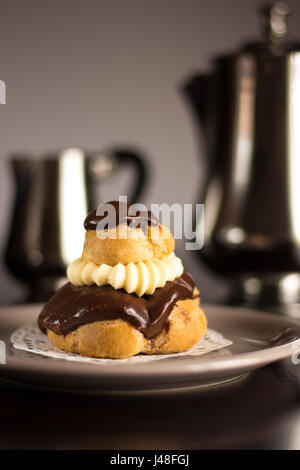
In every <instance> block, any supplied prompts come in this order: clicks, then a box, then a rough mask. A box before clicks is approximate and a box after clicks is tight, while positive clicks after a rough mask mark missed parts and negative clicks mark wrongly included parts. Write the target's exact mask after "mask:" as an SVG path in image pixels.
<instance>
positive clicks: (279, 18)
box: [261, 0, 291, 44]
mask: <svg viewBox="0 0 300 470" xmlns="http://www.w3.org/2000/svg"><path fill="white" fill-rule="evenodd" d="M261 13H262V15H263V17H264V36H265V37H266V38H267V40H268V41H270V42H272V43H275V44H276V43H280V42H282V41H283V40H284V39H285V37H286V34H287V19H288V16H289V15H290V13H291V9H290V6H289V4H288V3H287V2H286V1H283V0H280V1H275V2H272V3H268V4H266V5H264V6H263V7H262V9H261Z"/></svg>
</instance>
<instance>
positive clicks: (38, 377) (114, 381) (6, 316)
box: [0, 305, 300, 392]
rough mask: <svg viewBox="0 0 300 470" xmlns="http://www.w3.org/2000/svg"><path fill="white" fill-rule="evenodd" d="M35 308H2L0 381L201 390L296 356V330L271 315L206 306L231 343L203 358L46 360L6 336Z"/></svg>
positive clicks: (299, 329)
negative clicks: (111, 361)
mask: <svg viewBox="0 0 300 470" xmlns="http://www.w3.org/2000/svg"><path fill="white" fill-rule="evenodd" d="M40 309H41V306H40V305H29V306H14V307H2V308H1V309H0V339H1V340H4V341H5V343H6V364H3V365H0V380H1V379H2V380H6V381H10V382H14V383H18V384H22V385H29V386H33V387H45V388H53V389H65V390H72V391H88V392H103V391H113V392H124V391H126V392H128V391H130V392H137V391H155V390H171V389H185V388H191V387H201V386H208V385H213V384H218V383H222V382H227V381H230V380H233V379H235V378H237V377H240V376H243V374H245V373H247V372H249V371H251V370H253V369H256V368H258V367H262V366H264V365H266V364H268V363H271V362H274V361H276V360H279V359H283V358H286V357H289V356H291V355H292V354H296V353H297V351H299V350H300V325H298V324H297V323H294V322H293V321H292V320H289V319H286V318H283V317H279V316H276V315H272V314H268V313H262V312H255V311H253V310H247V309H242V308H236V307H228V306H220V305H206V306H204V310H205V312H206V315H207V318H208V324H209V327H210V328H213V329H215V330H217V331H219V332H220V333H222V334H223V335H224V336H225V337H226V338H229V339H230V340H232V341H233V344H232V345H230V346H229V347H226V348H223V349H220V350H218V351H215V352H211V353H209V354H206V355H203V356H179V357H172V358H167V359H163V358H162V359H161V360H158V361H153V362H148V363H143V364H129V363H128V364H126V363H123V364H122V363H120V365H114V366H113V367H111V366H109V365H107V364H106V365H105V364H103V365H99V364H97V365H96V364H87V363H80V362H72V361H65V360H59V359H53V358H48V357H45V356H41V355H38V354H33V353H29V352H26V351H20V350H16V349H14V348H13V346H12V344H11V343H10V340H9V338H10V336H11V334H12V333H13V331H15V330H16V329H17V328H19V327H20V326H21V325H23V324H24V323H27V322H28V323H33V322H34V321H35V319H36V318H37V316H38V313H39V311H40Z"/></svg>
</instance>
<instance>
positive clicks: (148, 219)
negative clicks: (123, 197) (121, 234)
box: [84, 201, 158, 230]
mask: <svg viewBox="0 0 300 470" xmlns="http://www.w3.org/2000/svg"><path fill="white" fill-rule="evenodd" d="M108 205H110V208H109V210H107V209H108ZM97 209H98V208H96V209H94V210H93V211H91V212H90V213H89V214H88V216H87V217H86V219H85V221H84V228H85V229H86V230H96V229H97V224H98V222H101V221H102V220H103V219H106V221H105V222H106V223H105V225H104V226H103V227H101V229H107V228H112V227H115V226H116V225H119V224H122V223H126V224H127V225H130V226H131V227H134V228H142V230H144V229H145V228H147V227H148V226H150V225H154V226H157V225H158V220H157V219H156V218H155V217H154V215H153V214H152V212H151V211H136V210H134V207H133V206H130V204H126V203H125V202H119V201H110V202H106V203H105V204H101V206H99V210H98V214H101V213H102V215H97V214H96V212H97ZM101 209H102V210H101Z"/></svg>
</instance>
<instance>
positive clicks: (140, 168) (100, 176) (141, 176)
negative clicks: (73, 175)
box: [89, 148, 149, 204]
mask: <svg viewBox="0 0 300 470" xmlns="http://www.w3.org/2000/svg"><path fill="white" fill-rule="evenodd" d="M89 160H90V163H89V170H90V173H91V174H92V176H93V177H94V178H95V179H96V180H97V181H98V182H99V181H104V180H106V179H108V178H109V177H110V176H111V174H112V173H113V172H114V171H115V170H117V169H118V168H120V167H125V166H131V167H132V168H133V170H134V173H135V180H134V181H135V183H134V185H133V190H132V191H131V194H129V195H128V202H129V203H130V204H133V203H135V202H138V200H139V198H140V195H141V193H142V191H143V190H144V188H145V186H146V184H147V182H148V179H149V178H148V177H149V169H148V165H147V163H146V159H145V157H144V156H142V155H141V154H140V153H138V152H137V151H136V150H133V149H131V148H116V149H113V150H109V151H107V152H101V153H95V154H93V155H90V157H89Z"/></svg>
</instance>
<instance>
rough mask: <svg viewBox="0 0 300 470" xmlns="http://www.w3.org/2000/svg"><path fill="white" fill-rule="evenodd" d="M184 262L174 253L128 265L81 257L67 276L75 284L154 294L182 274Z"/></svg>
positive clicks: (138, 294)
mask: <svg viewBox="0 0 300 470" xmlns="http://www.w3.org/2000/svg"><path fill="white" fill-rule="evenodd" d="M183 270H184V269H183V265H182V261H181V259H180V258H178V257H177V256H176V255H175V253H171V254H170V255H169V256H166V257H163V258H160V259H155V258H153V259H151V260H147V261H139V262H138V263H129V264H127V265H124V264H121V263H118V264H116V265H115V266H109V265H107V264H101V265H100V266H99V265H97V264H95V263H93V262H92V261H84V260H82V259H81V258H78V259H77V260H75V261H73V263H71V264H70V265H69V267H68V269H67V278H68V280H69V281H70V282H71V283H72V284H73V285H75V286H83V285H88V286H89V285H92V284H97V286H99V287H101V286H104V285H107V284H109V285H111V286H112V287H113V288H114V289H124V290H125V291H126V292H128V294H132V293H135V294H136V295H137V296H138V297H141V296H142V295H144V294H153V292H154V291H155V289H156V288H158V287H164V285H165V284H166V282H167V281H174V279H176V278H177V277H179V276H181V275H182V273H183Z"/></svg>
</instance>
